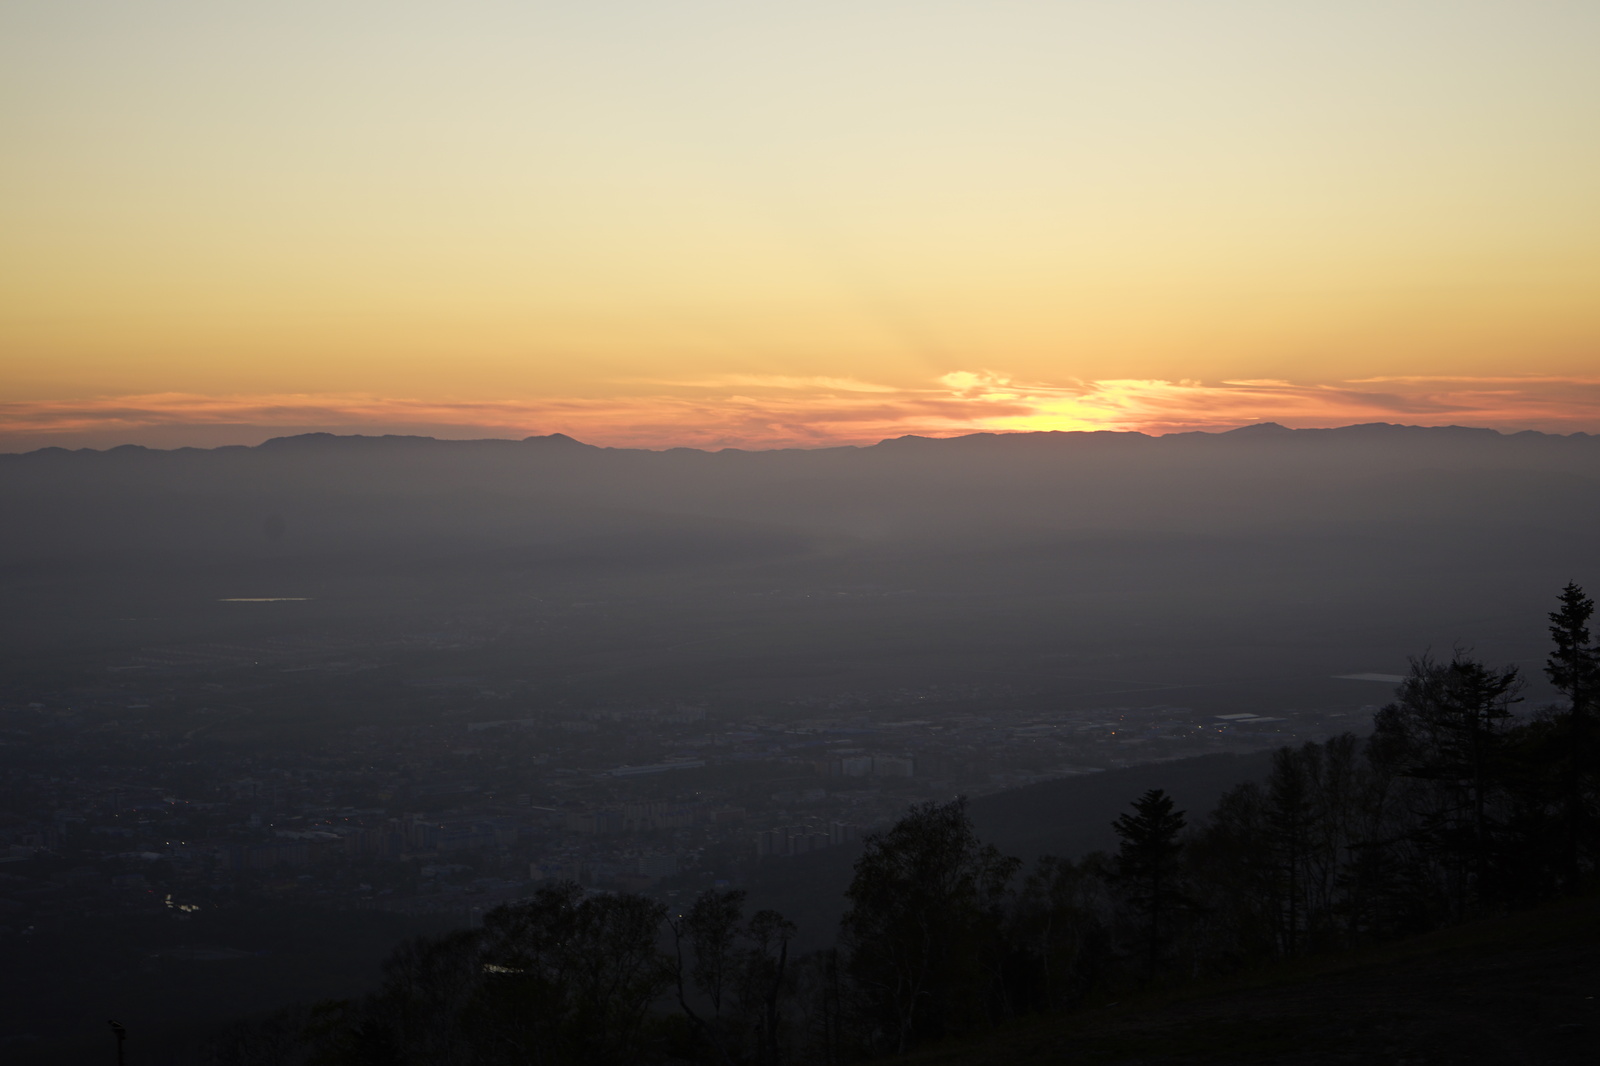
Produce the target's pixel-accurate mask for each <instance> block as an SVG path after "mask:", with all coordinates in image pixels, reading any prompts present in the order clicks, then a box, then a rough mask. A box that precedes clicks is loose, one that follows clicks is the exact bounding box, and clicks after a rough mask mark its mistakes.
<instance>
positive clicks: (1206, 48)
mask: <svg viewBox="0 0 1600 1066" xmlns="http://www.w3.org/2000/svg"><path fill="white" fill-rule="evenodd" d="M1597 42H1600V4H1595V3H1593V2H1592V0H1581V2H1545V0H1521V2H1516V3H1502V2H1486V0H1451V2H1414V0H1412V2H1408V0H1387V2H1381V3H1380V2H1372V3H1368V2H1363V0H1341V2H1339V3H1332V2H1309V0H1300V2H1293V0H1276V2H1249V0H1209V2H1207V0H1142V2H1129V0H1118V2H1095V0H1054V2H1048V3H1046V2H1021V0H985V2H983V3H967V2H961V3H956V2H942V0H916V2H902V0H852V2H835V0H807V2H805V3H799V2H794V3H789V2H780V0H743V2H738V3H734V2H710V0H673V2H670V3H669V2H665V0H654V2H645V0H585V2H583V3H572V2H570V0H569V2H561V3H545V2H538V0H518V2H504V3H489V2H477V0H457V2H453V3H450V4H442V3H437V2H428V3H421V2H413V0H384V2H381V3H380V2H358V0H315V2H303V0H274V2H273V3H245V2H219V0H204V2H201V0H188V2H169V0H140V2H139V3H127V2H126V0H48V2H34V0H6V2H5V3H4V4H0V144H4V146H5V147H4V149H3V151H4V166H3V167H0V234H4V238H3V240H0V451H20V450H26V449H29V448H35V447H41V446H45V445H51V444H56V445H62V446H67V447H79V446H92V447H107V446H111V445H115V444H122V443H140V444H146V445H150V446H157V447H173V446H179V445H216V444H224V443H245V444H251V443H256V442H258V441H260V440H262V439H265V438H266V437H269V436H274V435H278V434H281V433H284V432H301V431H308V430H331V431H336V432H369V433H371V432H419V433H427V434H431V435H435V436H445V437H485V436H526V435H530V434H538V433H551V432H565V433H568V434H570V435H572V436H575V437H577V438H579V439H581V440H586V441H590V442H592V443H597V444H613V445H631V446H642V447H670V446H675V445H694V446H702V447H721V446H738V447H778V446H797V445H798V446H821V445H830V444H840V443H869V442H872V441H875V440H878V439H881V438H883V437H891V436H898V435H900V434H903V433H925V434H930V435H951V434H956V433H965V432H973V431H978V430H1039V429H1136V430H1143V431H1145V432H1151V433H1163V432H1171V431H1174V430H1185V429H1196V428H1200V429H1217V428H1227V427H1230V426H1236V425H1240V424H1246V423H1249V422H1256V421H1266V420H1273V421H1279V422H1282V423H1284V424H1286V425H1293V426H1313V425H1344V424H1349V423H1353V422H1373V421H1388V422H1405V423H1412V424H1425V425H1434V424H1461V425H1482V426H1493V427H1496V428H1501V429H1507V430H1514V429H1523V428H1534V429H1541V430H1547V431H1553V432H1573V431H1580V430H1581V431H1587V432H1600V196H1597V195H1596V194H1595V190H1596V189H1600V136H1597V135H1596V134H1597V132H1600V63H1596V62H1595V61H1594V55H1595V49H1596V44H1597Z"/></svg>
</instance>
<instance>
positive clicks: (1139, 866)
mask: <svg viewBox="0 0 1600 1066" xmlns="http://www.w3.org/2000/svg"><path fill="white" fill-rule="evenodd" d="M1186 824H1187V823H1186V822H1185V821H1184V812H1183V811H1175V810H1173V803H1172V797H1171V796H1168V795H1167V794H1166V793H1165V792H1164V791H1162V790H1161V789H1159V788H1153V789H1151V790H1150V791H1149V792H1146V793H1145V794H1144V795H1143V796H1140V797H1139V798H1138V799H1137V800H1135V801H1134V804H1133V812H1132V813H1131V814H1122V815H1119V816H1118V817H1117V820H1116V821H1114V822H1112V823H1111V828H1112V829H1114V830H1116V833H1117V836H1119V837H1121V838H1122V844H1121V846H1120V847H1119V848H1118V849H1117V878H1118V880H1120V881H1121V882H1122V883H1123V884H1124V885H1125V886H1127V889H1128V896H1127V898H1128V902H1129V903H1131V904H1132V905H1133V907H1134V909H1135V910H1136V911H1137V912H1138V914H1139V915H1140V918H1141V926H1142V929H1141V939H1142V940H1143V941H1144V953H1143V954H1144V957H1145V972H1146V976H1154V975H1155V974H1156V972H1157V971H1158V970H1159V969H1160V967H1161V962H1162V958H1163V956H1164V955H1165V954H1166V950H1167V945H1168V942H1169V940H1170V935H1171V930H1170V926H1171V924H1172V916H1173V913H1174V911H1176V910H1177V908H1178V907H1179V906H1180V905H1181V904H1182V903H1183V902H1184V897H1183V895H1182V892H1181V886H1180V883H1179V866H1178V856H1179V853H1180V852H1181V851H1182V850H1183V844H1182V843H1181V842H1180V841H1179V840H1178V834H1179V833H1180V832H1182V831H1183V828H1184V826H1185V825H1186Z"/></svg>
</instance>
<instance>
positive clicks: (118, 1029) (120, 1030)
mask: <svg viewBox="0 0 1600 1066" xmlns="http://www.w3.org/2000/svg"><path fill="white" fill-rule="evenodd" d="M107 1024H109V1025H110V1026H111V1031H112V1032H113V1033H115V1034H116V1037H117V1066H124V1061H123V1058H122V1045H123V1043H124V1042H125V1041H126V1040H127V1039H128V1030H127V1029H126V1028H124V1027H123V1025H122V1023H121V1022H109V1023H107Z"/></svg>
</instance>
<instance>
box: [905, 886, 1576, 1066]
mask: <svg viewBox="0 0 1600 1066" xmlns="http://www.w3.org/2000/svg"><path fill="white" fill-rule="evenodd" d="M1597 997H1600V899H1596V898H1594V897H1588V898H1584V899H1574V900H1566V901H1563V902H1561V903H1557V904H1552V905H1549V906H1546V907H1543V908H1541V909H1539V910H1536V911H1532V912H1528V913H1524V914H1517V915H1513V916H1510V917H1506V918H1497V919H1491V920H1485V921H1480V922H1474V923H1472V924H1469V925H1465V926H1461V927H1458V928H1455V929H1446V930H1441V931H1439V932H1436V933H1432V934H1429V935H1426V936H1419V937H1415V938H1413V939H1410V940H1405V941H1401V942H1399V943H1395V944H1389V945H1385V946H1382V947H1377V948H1370V949H1367V950H1363V951H1354V952H1350V953H1348V954H1344V955H1338V956H1333V957H1326V958H1320V959H1315V960H1306V961H1301V962H1298V963H1293V964H1280V965H1278V966H1275V967H1272V968H1270V969H1268V970H1265V971H1261V972H1257V973H1253V974H1250V975H1249V976H1248V977H1245V978H1238V979H1234V980H1229V981H1216V982H1208V983H1206V984H1203V985H1198V986H1191V987H1189V988H1186V989H1184V990H1183V991H1181V992H1176V993H1168V994H1165V995H1160V994H1157V995H1149V996H1144V997H1134V998H1127V999H1123V1000H1122V1001H1120V1002H1117V1003H1115V1004H1098V1005H1096V1006H1095V1007H1093V1008H1090V1009H1088V1010H1085V1011H1083V1012H1080V1013H1077V1014H1073V1015H1070V1016H1066V1017H1046V1018H1036V1019H1030V1020H1027V1021H1024V1022H1020V1023H1017V1024H1015V1025H1013V1026H1011V1027H1010V1028H1007V1029H1003V1030H1001V1031H999V1032H997V1033H994V1034H991V1035H990V1036H988V1037H987V1038H986V1039H984V1040H981V1041H977V1040H974V1041H963V1042H952V1043H950V1044H947V1045H943V1046H939V1047H932V1048H927V1049H925V1050H923V1051H921V1052H919V1053H916V1054H913V1055H911V1056H910V1057H908V1058H904V1059H897V1060H895V1061H898V1062H907V1063H914V1064H917V1066H991V1064H993V1066H1001V1064H1003V1066H1035V1064H1039V1066H1043V1064H1045V1063H1063V1062H1071V1063H1074V1064H1080V1066H1133V1064H1135V1063H1138V1064H1140V1066H1202V1064H1204V1066H1223V1064H1228V1066H1246V1064H1253V1063H1259V1064H1267V1063H1271V1064H1273V1066H1344V1064H1346V1063H1350V1064H1355V1063H1409V1064H1411V1066H1433V1064H1440V1066H1444V1064H1452V1066H1463V1064H1475V1063H1483V1064H1485V1066H1487V1064H1490V1063H1493V1064H1496V1066H1499V1064H1502V1063H1537V1064H1540V1066H1565V1064H1568V1063H1572V1064H1574V1066H1576V1064H1578V1063H1593V1062H1600V998H1597Z"/></svg>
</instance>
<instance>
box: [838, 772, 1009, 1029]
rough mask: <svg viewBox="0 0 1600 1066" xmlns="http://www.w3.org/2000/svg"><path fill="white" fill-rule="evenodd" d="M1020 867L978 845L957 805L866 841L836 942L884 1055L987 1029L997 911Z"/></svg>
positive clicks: (923, 811)
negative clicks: (846, 955)
mask: <svg viewBox="0 0 1600 1066" xmlns="http://www.w3.org/2000/svg"><path fill="white" fill-rule="evenodd" d="M1020 865H1021V863H1020V862H1019V861H1018V860H1017V859H1013V858H1008V857H1006V856H1004V855H1002V854H1000V852H999V851H998V850H996V849H995V848H994V847H993V846H992V845H984V844H980V843H979V842H978V839H977V837H976V835H975V834H974V833H973V831H972V823H971V821H970V820H969V819H968V817H967V805H966V800H965V798H957V799H955V800H952V801H951V802H949V803H942V804H941V803H932V802H930V803H923V804H919V805H918V806H915V807H913V808H912V809H911V811H910V813H909V814H907V815H906V816H905V817H904V818H902V819H901V820H900V821H899V822H897V823H896V824H895V825H894V827H893V828H891V829H890V830H888V831H887V832H885V833H878V834H874V835H872V836H870V837H868V838H867V840H866V849H865V851H864V852H863V854H862V856H861V858H860V859H858V860H857V861H856V866H855V877H854V879H853V880H852V881H851V883H850V888H849V891H848V892H847V893H846V898H847V899H848V900H849V905H850V909H849V910H848V912H847V913H846V914H845V917H844V920H843V923H842V926H841V939H842V942H843V944H844V946H845V947H846V949H847V950H848V952H849V958H850V970H851V973H852V975H853V976H854V978H855V981H856V986H857V989H858V991H859V993H860V995H861V996H862V997H863V999H864V1001H865V1002H864V1006H865V1008H866V1013H867V1015H868V1016H869V1017H870V1018H871V1019H873V1020H874V1023H875V1025H876V1026H877V1027H878V1030H879V1032H880V1034H881V1035H880V1037H879V1041H878V1042H879V1043H881V1044H882V1045H883V1046H884V1047H885V1048H886V1049H887V1050H892V1051H894V1052H895V1053H903V1052H904V1051H905V1050H906V1049H907V1048H909V1047H910V1046H911V1045H912V1044H914V1043H916V1042H917V1041H919V1040H923V1039H927V1038H934V1037H941V1036H946V1035H950V1034H954V1033H960V1032H963V1031H967V1030H970V1029H973V1028H975V1027H977V1026H979V1025H982V1024H987V1023H988V1022H989V1021H990V1020H991V1018H992V1016H993V1012H994V1008H995V998H996V996H997V995H998V994H999V992H1000V979H999V973H1000V967H1001V960H1002V958H1003V957H1004V953H1005V944H1004V940H1003V937H1002V935H1001V933H1002V921H1003V919H1002V914H1001V904H1002V902H1003V899H1004V896H1005V893H1006V887H1007V885H1008V884H1009V882H1010V881H1011V878H1012V877H1013V875H1015V873H1016V872H1017V869H1018V867H1019V866H1020Z"/></svg>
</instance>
